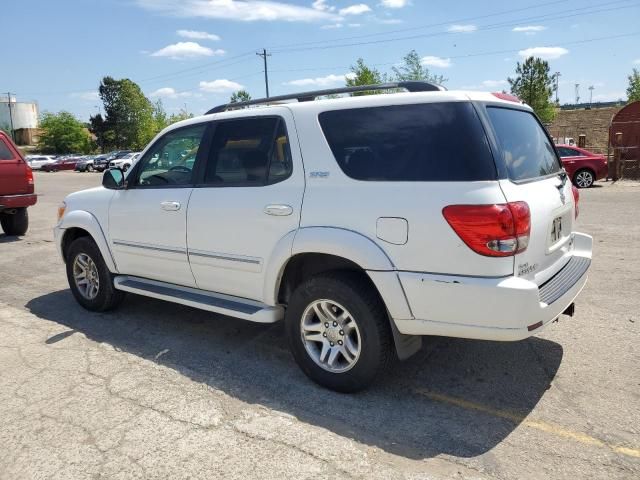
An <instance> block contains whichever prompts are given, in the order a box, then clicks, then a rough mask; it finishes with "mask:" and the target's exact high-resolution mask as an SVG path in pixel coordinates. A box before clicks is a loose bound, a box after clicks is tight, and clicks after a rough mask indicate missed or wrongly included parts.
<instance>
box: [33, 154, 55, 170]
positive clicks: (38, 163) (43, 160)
mask: <svg viewBox="0 0 640 480" xmlns="http://www.w3.org/2000/svg"><path fill="white" fill-rule="evenodd" d="M26 160H27V163H28V164H29V166H30V167H31V169H32V170H40V169H41V168H42V166H43V165H46V164H48V163H53V162H55V159H54V158H53V157H52V156H50V155H30V156H28V157H27V158H26Z"/></svg>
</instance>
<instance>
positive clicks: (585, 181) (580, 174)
mask: <svg viewBox="0 0 640 480" xmlns="http://www.w3.org/2000/svg"><path fill="white" fill-rule="evenodd" d="M595 179H596V176H595V175H594V173H593V172H592V171H591V170H589V169H587V168H584V169H582V170H578V171H577V172H576V174H575V175H574V176H573V184H574V185H575V186H576V187H578V188H589V187H591V186H592V185H593V182H594V181H595Z"/></svg>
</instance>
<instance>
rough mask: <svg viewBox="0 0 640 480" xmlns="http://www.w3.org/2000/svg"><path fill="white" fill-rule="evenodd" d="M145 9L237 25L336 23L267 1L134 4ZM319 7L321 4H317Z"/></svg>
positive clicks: (322, 14)
mask: <svg viewBox="0 0 640 480" xmlns="http://www.w3.org/2000/svg"><path fill="white" fill-rule="evenodd" d="M136 2H137V4H138V5H139V6H141V7H142V8H144V9H147V10H152V11H155V12H160V13H163V14H165V15H171V16H175V17H200V18H215V19H220V20H235V21H239V22H257V21H267V22H273V21H285V22H314V21H336V20H337V16H336V15H335V14H334V13H331V11H329V10H321V9H317V8H312V7H301V6H298V5H291V4H289V3H284V2H277V1H270V0H182V1H176V0H136ZM320 4H321V5H322V4H323V2H321V3H320Z"/></svg>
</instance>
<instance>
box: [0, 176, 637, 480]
mask: <svg viewBox="0 0 640 480" xmlns="http://www.w3.org/2000/svg"><path fill="white" fill-rule="evenodd" d="M99 181H100V175H99V174H88V173H87V174H78V173H71V172H60V173H56V174H45V173H37V174H36V185H37V190H38V192H39V193H40V195H41V196H40V198H39V202H38V204H37V205H36V206H35V207H33V208H31V209H30V215H31V229H30V231H29V233H28V234H27V236H25V237H24V238H21V239H14V238H9V237H6V236H4V235H3V234H0V332H2V333H1V334H0V445H2V448H0V478H1V479H3V480H4V479H12V480H13V479H32V478H34V479H35V478H47V479H48V478H60V479H81V478H92V479H96V478H109V479H111V478H158V479H161V478H162V479H166V478H171V479H181V478H206V479H211V478H238V479H240V478H265V479H266V478H274V479H276V478H277V479H282V478H292V479H304V478H314V479H321V478H366V479H378V478H379V479H396V478H398V479H400V478H402V479H440V478H472V479H487V478H489V479H494V478H495V479H513V478H518V479H529V478H531V479H540V478H567V479H575V478H602V479H622V478H628V479H631V478H640V435H639V433H640V409H639V408H638V406H639V405H640V370H639V368H638V366H639V365H640V355H639V353H638V347H637V346H638V329H639V327H640V314H639V313H638V312H640V222H638V207H640V184H637V183H631V182H622V183H619V184H616V185H613V184H611V183H602V182H599V184H598V186H597V187H595V188H592V189H590V190H588V191H585V190H582V191H581V194H582V202H581V216H580V221H579V223H580V230H581V231H584V232H587V233H589V234H592V235H594V237H595V253H594V261H593V264H592V269H591V275H590V280H589V283H588V285H587V287H586V288H585V290H584V291H583V293H582V296H581V297H580V298H579V300H578V303H577V312H576V316H575V317H573V318H567V317H563V318H561V319H560V321H559V323H555V324H553V325H551V326H550V327H549V328H548V329H546V330H545V331H544V332H543V333H541V334H539V335H538V336H536V337H533V338H530V339H528V340H525V341H522V342H517V343H497V342H495V343H494V342H480V341H468V340H460V339H449V338H435V337H434V338H427V339H425V342H424V343H425V346H424V348H423V350H422V351H421V352H420V353H419V354H418V355H416V356H415V357H413V358H411V359H410V360H409V361H407V362H404V363H399V364H397V365H396V366H395V367H394V369H393V370H392V372H391V374H390V375H388V376H387V377H386V378H382V379H380V380H379V381H378V383H377V384H376V385H375V386H374V387H373V388H372V389H370V390H368V391H367V392H364V393H361V394H357V395H339V394H336V393H332V392H329V391H326V390H323V389H322V388H319V387H317V386H316V385H314V384H312V383H310V382H309V381H308V380H307V379H306V378H305V377H304V375H303V374H302V373H301V372H300V371H299V369H298V368H297V366H296V365H295V363H294V362H293V358H292V357H291V355H290V354H289V352H288V350H287V349H286V344H285V339H284V332H283V328H282V326H281V325H278V324H276V325H257V324H251V323H248V322H243V321H240V320H234V319H230V318H226V317H222V316H219V315H215V314H210V313H206V312H201V311H198V310H194V309H190V308H187V307H183V306H180V305H173V304H170V303H164V302H161V301H157V300H153V299H148V298H143V297H135V296H132V295H130V296H128V297H127V299H126V301H125V303H124V304H123V305H122V306H121V308H120V309H119V310H117V311H116V312H114V313H111V314H92V313H89V312H86V311H84V310H83V309H81V308H80V307H79V306H78V305H77V304H76V302H75V301H74V300H73V298H72V296H71V294H70V292H69V290H68V287H67V283H66V279H65V275H64V270H63V265H62V262H61V260H60V259H59V258H58V256H57V254H56V252H55V247H54V244H53V241H52V232H51V229H52V227H53V225H54V223H55V216H56V207H57V205H58V203H59V202H60V201H61V200H62V199H63V198H64V196H65V195H66V194H67V193H70V192H72V191H75V190H79V189H81V188H86V187H90V186H94V185H97V184H98V183H99Z"/></svg>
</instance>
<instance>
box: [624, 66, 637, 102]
mask: <svg viewBox="0 0 640 480" xmlns="http://www.w3.org/2000/svg"><path fill="white" fill-rule="evenodd" d="M628 78H629V86H628V87H627V98H628V99H629V100H628V101H629V103H631V102H636V101H638V100H640V72H638V69H637V68H634V69H633V72H632V73H631V75H629V77H628Z"/></svg>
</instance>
